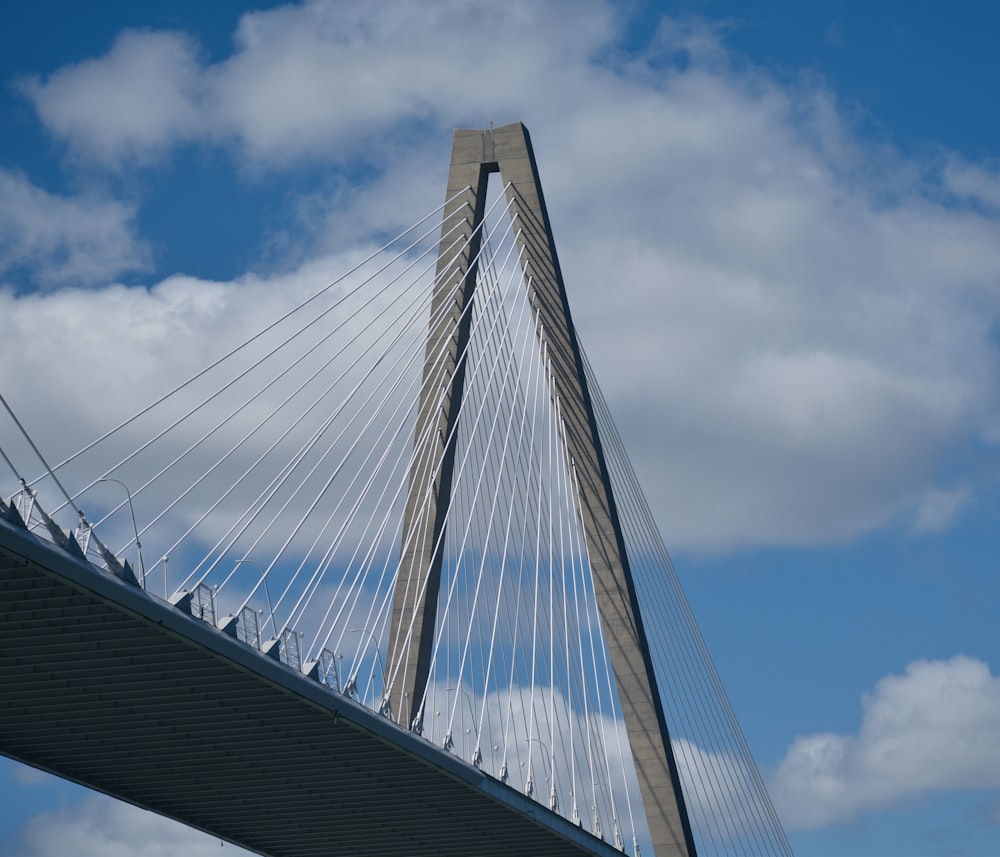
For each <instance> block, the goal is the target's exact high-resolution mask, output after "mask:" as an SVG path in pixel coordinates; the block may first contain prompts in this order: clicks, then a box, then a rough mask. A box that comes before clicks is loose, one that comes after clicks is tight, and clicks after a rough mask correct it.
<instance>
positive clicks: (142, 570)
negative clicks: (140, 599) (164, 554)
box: [97, 476, 146, 589]
mask: <svg viewBox="0 0 1000 857" xmlns="http://www.w3.org/2000/svg"><path fill="white" fill-rule="evenodd" d="M97 481H98V482H117V483H118V484H119V485H121V486H122V488H124V489H125V496H126V497H128V509H129V512H130V513H131V515H132V529H133V531H134V532H135V549H136V552H137V553H138V554H139V580H141V581H142V588H143V589H145V588H146V568H145V566H144V565H143V562H142V542H140V541H139V527H138V526H136V523H135V507H134V506H133V505H132V492H131V491H129V490H128V485H126V484H125V483H124V482H122V481H121V479H115V478H114V477H113V476H102V477H101V478H100V479H98V480H97ZM119 508H121V507H119Z"/></svg>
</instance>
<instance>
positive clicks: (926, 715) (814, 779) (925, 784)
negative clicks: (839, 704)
mask: <svg viewBox="0 0 1000 857" xmlns="http://www.w3.org/2000/svg"><path fill="white" fill-rule="evenodd" d="M862 710H863V716H862V720H861V727H860V729H859V730H858V733H857V734H856V735H836V734H831V733H822V734H817V735H807V736H803V737H800V738H797V739H796V740H795V742H794V743H793V744H792V746H791V747H790V748H789V750H788V753H787V754H786V756H785V758H784V759H783V760H782V762H781V764H780V766H779V767H778V769H777V772H776V773H775V776H774V778H773V780H772V783H771V786H770V792H771V796H772V798H773V799H774V802H775V806H776V807H777V809H778V811H779V813H780V814H781V817H782V818H783V819H784V821H785V823H786V824H787V825H788V826H789V827H794V828H800V829H805V828H814V827H823V826H826V825H830V824H834V823H837V822H844V821H849V820H851V819H853V818H856V817H857V816H859V815H861V814H862V813H864V812H868V811H871V810H877V809H884V808H887V807H890V806H893V805H896V804H899V803H901V802H903V801H905V800H907V799H912V798H915V797H918V796H921V795H925V794H928V793H931V792H935V791H949V790H950V791H957V790H972V789H1000V677H997V676H995V675H993V674H992V673H991V672H990V668H989V665H988V664H986V663H984V662H983V661H981V660H977V659H976V658H970V657H966V656H963V655H957V656H956V657H953V658H951V659H950V660H947V661H914V662H912V663H911V664H909V665H908V666H907V667H906V671H905V672H904V673H903V675H891V676H886V677H885V678H883V679H881V680H879V682H878V683H877V684H876V685H875V689H874V691H872V693H870V694H867V695H866V696H865V697H864V698H863V699H862Z"/></svg>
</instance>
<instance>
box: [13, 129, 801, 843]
mask: <svg viewBox="0 0 1000 857" xmlns="http://www.w3.org/2000/svg"><path fill="white" fill-rule="evenodd" d="M498 178H499V181H497V179H498ZM433 236H437V238H436V239H435V238H434V237H433ZM291 297H294V298H295V299H296V301H297V302H293V303H291V304H290V308H289V310H288V312H287V313H286V314H284V315H283V316H281V317H280V318H277V319H270V320H266V321H264V322H263V324H262V326H261V328H260V329H259V330H257V331H254V332H251V333H250V334H249V335H248V336H246V338H245V339H242V340H241V341H238V342H232V343H228V342H220V343H219V346H220V348H219V353H220V356H219V357H218V358H217V359H216V360H215V361H214V362H213V363H211V364H210V365H209V366H207V367H202V368H200V369H198V370H197V371H196V372H194V374H192V375H191V376H189V377H188V378H186V379H184V380H182V381H181V382H180V383H177V384H175V385H174V386H172V387H169V388H167V389H165V390H163V391H162V392H161V393H160V394H159V395H157V396H156V397H155V398H154V400H153V401H152V403H151V404H150V405H148V406H147V407H145V408H143V409H142V410H140V411H138V412H136V413H133V414H130V415H122V416H121V419H120V420H119V421H117V422H116V423H115V424H114V427H113V428H111V429H109V430H108V431H106V432H105V433H104V434H102V435H101V436H99V437H98V438H97V439H96V440H94V441H92V442H91V443H89V444H87V445H86V446H84V447H83V448H81V449H78V450H75V451H72V450H65V451H61V452H60V456H61V457H60V459H59V460H58V461H57V462H56V463H55V464H51V463H50V456H49V455H48V454H47V452H46V451H45V450H41V449H39V448H38V447H37V446H36V445H35V443H34V441H33V440H32V438H31V433H30V431H29V430H28V427H26V426H24V425H23V424H22V423H21V421H20V420H19V419H18V416H17V414H16V412H15V410H14V408H13V407H12V406H11V403H8V402H7V401H6V399H3V400H2V404H3V406H4V409H5V412H6V417H7V419H8V420H9V426H10V430H9V431H5V434H4V436H3V437H4V440H3V443H2V449H0V452H2V457H3V460H4V462H5V464H6V466H7V468H8V469H9V471H10V474H11V476H12V478H13V479H14V485H15V490H14V491H13V493H9V494H7V495H6V496H7V497H8V498H9V499H4V500H2V501H0V592H2V601H0V604H2V606H0V610H2V615H3V622H2V624H0V679H2V681H3V687H4V695H5V704H4V705H3V706H2V707H0V751H2V752H3V753H4V754H6V755H8V756H10V757H12V758H15V759H18V760H20V761H23V762H26V763H27V764H30V765H34V766H37V767H39V768H43V769H45V770H48V771H51V772H53V773H56V774H58V775H60V776H63V777H66V778H69V779H71V780H75V781H77V782H80V783H83V784H85V785H87V786H89V787H91V788H95V789H98V790H101V791H104V792H106V793H108V794H111V795H114V796H116V797H118V798H121V799H123V800H126V801H129V802H132V803H134V804H137V805H139V806H142V807H146V808H148V809H151V810H153V811H155V812H158V813H161V814H164V815H167V816H170V817H172V818H175V819H178V820H180V821H182V822H184V823H186V824H189V825H191V826H194V827H197V828H199V829H202V830H205V831H207V832H210V833H212V834H213V835H216V836H219V837H221V838H223V839H227V840H229V841H231V842H234V843H238V844H240V845H242V846H243V847H245V848H248V849H250V850H253V851H256V852H259V853H261V854H269V855H320V854H337V853H343V854H360V855H364V854H371V855H376V854H379V855H382V854H455V855H467V854H484V855H490V854H497V855H501V854H503V855H509V854H540V853H544V854H555V855H561V854H567V855H569V854H596V855H602V854H612V853H629V854H635V855H638V854H640V853H642V854H646V855H649V854H655V855H658V856H659V857H664V855H684V857H693V855H696V854H703V855H705V854H790V853H791V852H790V848H789V846H788V843H787V840H786V838H785V836H784V833H783V832H782V830H781V826H780V823H779V821H778V819H777V817H776V815H775V813H774V810H773V808H772V806H771V803H770V800H769V799H768V797H767V793H766V790H765V789H764V786H763V782H762V780H761V777H760V775H759V773H758V771H757V768H756V766H755V765H754V763H753V759H752V756H751V754H750V752H749V749H748V747H747V745H746V742H745V740H744V738H743V736H742V734H741V732H740V730H739V726H738V724H737V722H736V719H735V717H734V715H733V712H732V709H731V707H730V706H729V703H728V701H727V699H726V697H725V693H724V691H723V690H722V686H721V683H720V682H719V679H718V676H717V674H716V673H715V670H714V667H713V666H712V663H711V659H710V657H709V656H708V653H707V649H706V647H705V645H704V642H703V641H702V639H701V636H700V634H699V632H698V630H697V625H696V623H695V622H694V619H693V617H692V616H691V613H690V609H689V608H688V605H687V602H686V600H685V599H684V596H683V593H682V591H681V589H680V586H679V584H678V582H677V578H676V575H675V573H674V570H673V567H672V565H671V563H670V559H669V556H668V554H667V551H666V549H665V548H664V546H663V543H662V539H661V538H660V535H659V531H658V529H657V527H656V525H655V522H654V521H653V518H652V515H651V514H650V512H649V509H648V506H647V504H646V502H645V500H644V498H643V494H642V490H641V487H640V485H639V480H638V479H637V477H636V474H635V472H634V470H633V469H632V467H631V465H630V464H629V462H628V457H627V455H626V454H625V450H624V447H623V445H622V442H621V439H620V437H619V435H618V433H617V431H616V430H615V427H614V423H613V421H612V419H611V414H610V410H609V408H608V406H607V403H606V402H605V400H604V398H603V396H602V395H601V392H600V388H599V386H598V385H597V382H596V378H595V377H594V373H593V370H592V369H591V367H590V365H589V362H588V360H587V357H586V354H585V352H584V350H583V348H582V345H581V343H580V341H579V337H578V334H577V331H576V329H575V327H574V325H573V323H572V318H571V314H570V305H569V299H568V295H567V290H566V287H565V284H564V282H563V278H562V273H561V270H560V267H559V262H558V257H557V254H556V248H555V241H554V239H553V233H552V228H551V225H550V223H549V218H548V213H547V210H546V207H545V202H544V197H543V194H542V188H541V182H540V179H539V175H538V168H537V164H536V161H535V158H534V154H533V151H532V147H531V142H530V138H529V136H528V134H527V131H526V129H525V128H524V126H523V125H520V124H519V123H518V124H514V125H508V126H504V127H502V128H496V129H493V128H490V129H488V130H485V131H478V130H477V131H472V130H469V131H457V132H456V134H455V141H454V147H453V151H452V160H451V168H450V172H449V178H448V189H447V192H446V199H445V203H444V205H443V206H441V207H440V208H439V209H437V210H435V211H434V212H431V213H429V214H428V215H427V216H425V217H424V218H422V219H421V220H419V221H418V222H417V223H416V224H414V226H413V227H411V228H410V229H408V230H406V231H405V232H404V233H402V234H401V235H399V236H396V237H395V238H393V239H391V240H390V241H388V242H387V243H386V244H384V245H383V246H381V247H377V248H373V249H372V252H371V253H370V254H369V255H368V256H366V257H364V258H360V257H359V258H358V259H357V260H356V264H355V265H354V266H353V267H352V268H351V269H350V270H349V271H346V272H344V273H343V274H342V275H341V276H340V277H338V278H337V279H336V280H334V281H332V282H329V283H327V284H326V285H324V286H323V287H322V288H319V289H313V290H312V291H309V292H305V291H304V292H303V293H302V294H301V295H295V296H291ZM109 409H110V403H109ZM28 463H30V466H32V467H34V468H36V469H37V470H38V471H39V475H37V476H33V478H32V475H29V474H28V472H27V471H26V470H25V467H27V466H29V465H28ZM109 544H113V545H115V549H111V548H109V547H108V545H109Z"/></svg>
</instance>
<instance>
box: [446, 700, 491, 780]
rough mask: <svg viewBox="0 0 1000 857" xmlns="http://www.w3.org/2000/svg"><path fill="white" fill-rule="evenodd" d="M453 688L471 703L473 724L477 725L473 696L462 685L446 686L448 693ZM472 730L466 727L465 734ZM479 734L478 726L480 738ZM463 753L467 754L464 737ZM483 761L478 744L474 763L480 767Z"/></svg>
mask: <svg viewBox="0 0 1000 857" xmlns="http://www.w3.org/2000/svg"><path fill="white" fill-rule="evenodd" d="M453 690H457V691H458V692H459V693H460V694H462V696H464V697H465V701H466V702H467V703H468V704H469V714H470V715H471V716H472V725H473V726H476V709H475V706H473V704H472V697H471V696H469V694H468V693H467V692H466V691H464V690H463V689H462V688H460V687H446V688H445V692H446V693H451V692H452V691H453ZM471 731H472V730H471V729H466V730H465V734H466V735H468V734H470V733H471ZM478 736H479V727H478V726H477V727H476V737H477V738H478ZM462 755H463V756H464V755H465V740H464V739H463V740H462ZM482 761H483V756H482V753H481V752H480V751H479V747H478V746H477V747H476V752H475V753H474V754H473V758H472V764H474V765H475V766H476V767H477V768H478V767H479V766H480V765H481V764H482Z"/></svg>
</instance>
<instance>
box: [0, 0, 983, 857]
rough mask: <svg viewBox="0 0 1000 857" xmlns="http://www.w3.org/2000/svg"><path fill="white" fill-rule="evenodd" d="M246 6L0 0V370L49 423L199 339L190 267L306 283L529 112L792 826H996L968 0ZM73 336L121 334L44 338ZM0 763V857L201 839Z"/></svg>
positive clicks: (944, 845)
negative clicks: (1, 5)
mask: <svg viewBox="0 0 1000 857" xmlns="http://www.w3.org/2000/svg"><path fill="white" fill-rule="evenodd" d="M873 6H874V7H875V8H873ZM255 8H256V7H251V6H248V5H247V4H242V3H235V2H217V3H212V4H202V3H193V2H190V3H173V4H163V5H162V6H161V9H162V10H163V11H160V12H152V11H149V10H148V9H147V8H146V7H145V5H143V4H135V3H125V2H109V3H102V4H100V6H99V7H96V8H93V7H90V8H88V7H82V6H79V5H78V4H59V3H44V2H37V3H32V4H27V3H12V4H8V8H7V9H5V18H6V25H5V27H4V28H3V33H2V34H0V68H2V75H0V77H2V83H3V85H2V87H0V105H2V107H0V126H2V127H0V288H2V291H0V304H2V307H0V333H2V336H3V341H4V345H5V352H6V353H7V354H8V359H7V360H5V361H4V365H3V367H2V368H0V388H2V389H3V390H4V392H5V395H8V396H9V397H10V398H11V399H12V400H13V401H14V402H15V404H16V405H18V406H19V408H20V410H21V411H22V415H23V416H24V417H25V419H26V421H27V422H28V424H29V425H32V426H38V427H39V434H40V438H39V439H40V440H41V441H42V443H43V444H44V443H45V440H46V433H48V434H49V435H50V436H51V440H50V442H51V443H55V442H56V437H55V435H54V434H53V433H54V432H55V431H56V429H55V428H53V426H57V425H59V423H58V422H56V421H55V420H54V418H53V415H54V408H55V403H57V402H62V403H65V402H67V401H69V402H72V403H73V404H74V406H75V407H76V406H78V407H76V412H77V413H79V414H80V415H81V416H80V422H81V425H80V426H79V427H78V431H79V432H80V434H81V436H82V438H83V439H86V437H87V436H91V435H92V434H93V433H94V431H93V430H92V428H96V426H97V425H98V423H97V420H98V417H99V409H97V408H94V407H93V406H92V405H91V406H89V408H88V405H87V402H86V400H85V399H81V400H80V401H79V402H78V401H77V398H76V397H86V395H87V391H86V390H83V391H81V387H82V386H83V385H82V384H81V383H80V378H79V377H78V376H77V375H76V373H75V372H73V371H72V370H73V369H74V368H76V367H84V377H85V378H86V380H87V383H94V384H98V385H100V384H102V383H106V381H107V379H108V378H118V377H119V375H120V373H121V369H120V367H121V366H122V365H125V364H126V363H130V364H134V365H136V366H138V367H140V368H141V369H143V370H144V371H149V372H155V371H157V368H158V364H157V362H156V359H157V357H159V359H161V360H162V359H165V358H163V357H162V355H165V354H168V353H169V351H168V350H167V346H168V345H169V341H170V336H169V335H168V334H166V333H164V332H163V331H162V330H159V329H158V328H157V326H156V325H155V324H153V323H152V322H150V319H154V318H156V317H158V316H157V315H156V314H157V313H160V314H161V315H162V316H163V317H169V318H170V319H171V320H172V321H173V322H174V323H176V325H178V326H179V327H181V328H183V329H184V330H185V331H187V332H189V333H190V334H191V336H192V338H193V339H194V340H198V338H199V334H200V335H201V338H208V334H209V332H208V331H204V330H202V329H200V328H199V327H198V325H199V318H198V315H197V312H196V309H197V297H198V295H199V294H204V293H205V290H206V289H207V288H208V287H209V285H212V286H213V287H214V288H215V289H217V290H218V291H219V292H222V293H224V292H228V291H231V290H234V289H238V288H240V286H241V284H245V283H247V282H249V281H251V280H253V281H254V282H264V283H267V282H271V281H273V282H275V283H278V282H281V281H282V278H295V277H305V276H307V274H309V273H310V272H313V271H326V272H327V273H335V272H336V269H335V267H331V266H335V265H336V263H337V262H338V261H339V260H341V259H342V257H343V254H345V253H349V252H350V250H351V248H352V247H354V246H355V245H357V244H358V243H360V242H362V241H364V240H365V239H366V238H367V237H368V236H370V235H371V234H372V233H380V232H391V231H392V230H393V229H394V228H396V227H399V226H405V225H407V224H409V223H410V222H412V221H415V220H417V219H418V218H419V217H421V216H423V214H425V213H426V212H427V211H428V210H430V209H431V208H433V207H435V206H436V205H438V204H439V202H440V199H441V197H442V195H443V188H444V177H445V172H446V169H447V158H448V153H449V147H450V135H451V130H452V129H453V128H454V127H483V126H485V125H486V124H487V123H488V122H489V121H495V122H496V123H497V124H502V123H505V122H509V121H516V120H523V121H524V122H525V124H526V125H527V126H528V127H529V128H530V130H531V132H532V138H533V142H534V145H535V149H536V154H537V156H538V160H539V164H540V169H541V173H542V180H543V183H544V185H545V189H546V195H547V199H548V204H549V208H550V213H551V216H552V221H553V227H554V231H555V236H556V241H557V245H558V247H559V252H560V257H561V262H562V266H563V269H564V273H565V274H566V279H567V283H568V287H569V289H570V294H571V300H572V301H573V304H574V312H575V318H576V321H577V324H578V327H579V328H580V331H581V335H582V338H583V341H584V343H585V344H586V347H587V350H588V352H589V354H590V356H591V359H592V361H593V363H594V365H595V369H596V371H597V373H598V375H599V377H600V378H601V379H602V381H603V384H602V386H603V389H604V392H605V394H606V396H607V398H608V399H609V402H610V404H611V406H612V408H613V409H614V410H615V413H616V416H617V419H618V423H619V426H620V428H621V430H622V433H623V436H624V437H625V440H626V443H627V444H628V446H629V448H630V450H631V451H632V455H633V461H634V462H635V463H636V465H637V469H638V470H639V472H640V474H641V475H642V477H643V478H644V481H645V487H646V491H647V494H648V495H649V498H650V501H651V503H652V506H653V509H654V511H655V512H656V514H657V517H658V519H659V521H660V523H661V527H662V529H663V532H664V536H665V538H666V541H667V543H668V546H669V547H670V548H671V550H672V553H673V557H674V560H675V563H676V565H677V567H678V571H679V573H680V575H681V578H682V581H683V583H684V585H685V587H686V590H687V593H688V595H689V598H690V599H691V601H692V604H693V607H694V610H695V614H696V616H697V617H698V619H699V621H700V623H701V626H702V629H703V632H704V634H705V637H706V639H707V641H708V644H709V647H710V649H711V651H712V653H713V655H714V657H715V659H716V663H717V666H718V668H719V671H720V673H721V675H722V678H723V681H724V683H725V684H726V687H727V689H728V691H729V693H730V695H731V698H732V701H733V705H734V707H735V710H736V712H737V714H738V716H739V718H740V720H741V723H742V725H743V728H744V731H745V733H746V735H747V738H748V740H749V743H750V745H751V748H752V749H753V751H754V753H755V755H756V757H757V761H758V764H759V765H760V767H761V769H762V771H763V772H764V775H765V777H766V778H767V780H768V782H769V784H770V788H771V794H772V797H773V798H774V800H775V803H776V805H777V806H778V809H779V812H780V813H781V815H782V818H783V820H784V824H785V827H786V830H787V832H788V834H789V838H790V840H791V842H792V845H793V847H794V849H795V852H796V853H797V854H799V855H817V857H819V855H827V857H834V856H835V855H841V854H859V855H901V857H902V855H920V857H924V855H927V857H930V855H988V854H993V853H996V852H997V850H998V849H1000V642H998V637H997V634H996V632H995V619H994V616H995V614H996V612H997V607H998V604H1000V583H998V574H997V572H998V571H1000V569H998V567H997V553H998V551H997V548H998V542H1000V537H998V533H1000V526H998V516H1000V466H998V463H1000V462H998V456H997V444H998V442H1000V396H998V391H1000V385H998V380H1000V378H998V374H1000V362H998V353H997V345H998V337H997V330H998V327H997V322H998V318H1000V118H998V116H997V112H996V111H995V110H994V109H993V103H994V101H995V90H996V85H997V82H998V79H1000V76H998V62H997V59H996V52H995V41H996V35H997V33H998V31H1000V11H997V10H996V9H995V7H993V6H992V5H991V4H985V3H972V2H959V3H954V4H950V5H948V6H947V7H944V6H941V5H940V4H933V3H929V2H927V3H913V2H911V3H902V2H885V3H880V4H858V3H806V2H793V0H786V2H772V3H763V2H750V3H746V2H744V3H732V2H711V0H704V2H695V0H691V2H684V3H674V4H669V3H648V4H647V3H625V4H619V5H616V6H610V5H606V4H602V3H599V2H585V3H573V4H559V3H550V4H534V3H524V4H517V3H512V4H505V5H504V7H503V8H499V7H497V4H491V5H490V6H489V7H487V6H486V5H480V4H474V3H458V4H450V5H446V4H437V3H429V4H420V5H419V6H418V5H417V4H408V3H405V2H400V3H391V2H387V3H380V4H377V5H376V4H371V5H362V4H357V3H336V2H334V3H314V4H306V5H291V6H286V7H281V8H280V9H278V8H275V10H272V11H269V12H268V11H251V10H253V9H255ZM264 8H265V9H266V7H264ZM448 10H450V11H451V14H446V12H447V11H448ZM484 38H485V39H486V41H483V39H484ZM116 286H117V287H116ZM122 286H123V287H124V288H122ZM137 320H138V321H137ZM95 328H99V329H101V330H103V331H105V335H106V336H107V337H110V338H111V339H113V340H114V348H113V349H112V348H110V347H108V345H107V340H105V343H104V347H99V346H98V345H87V346H80V345H79V344H74V345H72V346H70V345H69V344H68V343H78V342H79V341H80V339H79V338H80V334H81V332H83V331H88V330H90V331H92V330H94V329H95ZM74 337H76V338H75V339H74ZM88 341H89V340H88ZM10 355H16V358H15V359H10V357H9V356H10ZM159 365H160V368H162V364H159ZM25 367H31V368H30V371H25ZM102 379H104V380H103V381H102ZM141 387H142V384H141V378H140V379H139V380H136V381H129V380H122V381H121V387H120V388H117V389H116V390H115V395H116V396H120V397H124V398H129V397H134V398H135V399H136V401H137V403H138V402H139V401H140V400H141ZM3 490H4V492H5V493H9V492H10V490H13V489H12V488H11V489H8V488H4V489H3ZM0 778H2V781H3V783H4V793H5V795H7V798H6V800H5V804H4V807H3V809H2V810H0V854H4V855H8V854H9V855H17V857H41V855H55V854H62V853H66V844H65V843H66V842H67V841H72V842H73V847H72V850H73V852H74V853H77V854H83V855H86V854H102V855H108V854H118V853H121V854H143V855H166V854H173V853H179V851H181V850H184V851H185V852H186V853H188V854H191V855H194V854H198V853H201V851H200V850H199V849H203V850H204V851H205V853H208V848H209V847H213V848H216V849H217V847H218V846H217V844H216V843H215V842H213V841H210V840H204V839H201V838H197V837H196V836H195V835H193V834H189V833H187V832H185V831H183V830H182V829H180V828H177V827H176V826H172V825H171V824H168V823H166V822H163V821H161V820H159V819H154V818H149V817H146V816H140V815H138V814H137V813H136V812H135V811H134V810H132V809H131V808H128V807H123V806H120V805H117V804H112V803H110V802H108V801H106V800H105V799H103V798H97V797H94V796H92V795H90V794H89V793H87V792H85V791H83V790H80V789H78V788H76V787H72V786H69V785H67V784H62V783H59V782H58V781H55V780H53V779H51V778H49V777H45V776H42V775H38V774H35V773H34V772H30V771H28V770H27V769H24V768H20V767H17V766H14V765H12V764H8V763H4V764H3V765H2V766H0ZM66 837H71V838H70V840H67V839H66ZM107 837H113V839H114V841H108V839H107ZM213 853H214V852H213Z"/></svg>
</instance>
